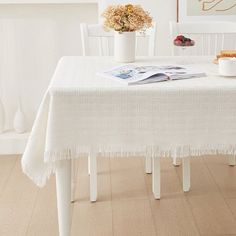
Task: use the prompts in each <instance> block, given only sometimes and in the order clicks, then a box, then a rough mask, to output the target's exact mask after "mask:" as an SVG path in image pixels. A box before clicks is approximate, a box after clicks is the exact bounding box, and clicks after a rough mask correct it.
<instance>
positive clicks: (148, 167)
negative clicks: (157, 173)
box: [145, 154, 152, 174]
mask: <svg viewBox="0 0 236 236" xmlns="http://www.w3.org/2000/svg"><path fill="white" fill-rule="evenodd" d="M145 169H146V174H151V173H152V157H151V156H150V155H147V154H146V158H145Z"/></svg>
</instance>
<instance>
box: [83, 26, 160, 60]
mask: <svg viewBox="0 0 236 236" xmlns="http://www.w3.org/2000/svg"><path fill="white" fill-rule="evenodd" d="M80 29H81V41H82V51H83V55H84V56H96V55H99V56H112V55H113V49H114V45H113V37H114V34H113V31H106V30H105V29H104V27H103V25H101V24H93V25H88V24H86V23H81V24H80ZM136 36H137V37H136V52H137V55H138V56H142V55H145V56H154V55H155V50H156V24H155V23H153V27H152V28H150V29H147V31H146V32H145V33H141V32H137V34H136ZM144 45H146V47H145V46H144ZM96 49H98V50H96Z"/></svg>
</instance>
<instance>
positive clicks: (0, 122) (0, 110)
mask: <svg viewBox="0 0 236 236" xmlns="http://www.w3.org/2000/svg"><path fill="white" fill-rule="evenodd" d="M4 125H5V112H4V106H3V103H2V100H1V98H0V133H3V131H4Z"/></svg>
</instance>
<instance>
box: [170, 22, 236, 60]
mask: <svg viewBox="0 0 236 236" xmlns="http://www.w3.org/2000/svg"><path fill="white" fill-rule="evenodd" d="M177 35H184V36H186V37H189V38H191V39H193V40H194V41H195V46H194V47H189V48H186V49H185V50H182V49H181V47H176V46H174V44H172V53H173V55H176V56H178V55H179V56H181V55H186V56H216V55H217V54H219V52H220V51H221V50H232V49H236V22H227V21H224V22H213V21H212V22H179V23H177V22H170V37H171V38H172V40H174V38H175V37H176V36H177Z"/></svg>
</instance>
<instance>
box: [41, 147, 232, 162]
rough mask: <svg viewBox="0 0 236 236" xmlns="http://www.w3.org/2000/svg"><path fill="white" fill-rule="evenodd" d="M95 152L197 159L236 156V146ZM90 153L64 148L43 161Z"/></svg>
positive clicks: (77, 156) (51, 152)
mask: <svg viewBox="0 0 236 236" xmlns="http://www.w3.org/2000/svg"><path fill="white" fill-rule="evenodd" d="M95 150H98V151H96V153H97V154H98V155H100V156H104V157H111V158H113V157H131V156H137V157H138V156H146V155H147V156H151V157H177V158H184V157H199V156H203V155H236V145H235V146H233V145H218V146H217V147H213V146H210V145H208V146H206V145H204V146H201V147H190V146H189V145H184V146H179V147H173V148H171V149H166V150H165V149H161V148H159V147H158V146H149V147H145V148H140V146H139V147H137V148H132V149H130V150H137V151H129V150H128V149H127V148H117V147H100V148H97V149H95ZM89 153H90V148H88V147H85V148H81V147H75V148H66V149H63V150H58V151H46V152H45V155H44V160H45V161H46V162H55V161H57V160H66V159H73V158H79V157H81V156H88V155H89Z"/></svg>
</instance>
